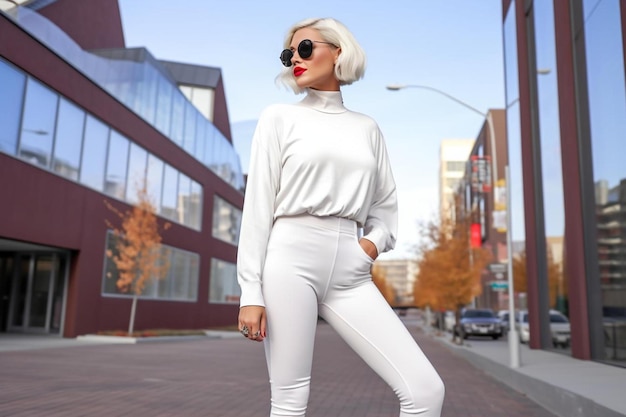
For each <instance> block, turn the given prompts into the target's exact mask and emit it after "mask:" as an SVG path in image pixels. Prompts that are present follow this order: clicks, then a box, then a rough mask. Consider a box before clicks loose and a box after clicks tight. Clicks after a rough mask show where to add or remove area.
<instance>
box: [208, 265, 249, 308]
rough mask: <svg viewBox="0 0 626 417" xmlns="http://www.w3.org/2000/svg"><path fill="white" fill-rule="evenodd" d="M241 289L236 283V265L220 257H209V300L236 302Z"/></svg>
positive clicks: (214, 301) (212, 301)
mask: <svg viewBox="0 0 626 417" xmlns="http://www.w3.org/2000/svg"><path fill="white" fill-rule="evenodd" d="M240 297H241V289H240V288H239V284H238V283H237V265H235V264H234V263H231V262H226V261H222V260H221V259H215V258H213V259H211V281H210V284H209V302H210V303H226V304H238V303H239V298H240Z"/></svg>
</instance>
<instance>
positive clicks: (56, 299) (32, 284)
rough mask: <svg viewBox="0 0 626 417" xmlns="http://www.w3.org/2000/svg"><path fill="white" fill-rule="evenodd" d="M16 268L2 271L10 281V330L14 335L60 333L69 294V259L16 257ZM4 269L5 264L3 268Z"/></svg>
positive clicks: (49, 255)
mask: <svg viewBox="0 0 626 417" xmlns="http://www.w3.org/2000/svg"><path fill="white" fill-rule="evenodd" d="M7 259H8V258H6V257H5V258H4V260H5V263H7V265H8V264H9V263H10V264H11V266H12V267H8V266H7V268H5V270H4V271H2V270H1V269H0V273H2V272H4V277H1V276H0V278H2V281H7V280H8V281H9V282H10V283H9V285H8V287H9V288H10V290H9V291H10V293H9V295H8V298H9V303H8V304H9V305H8V314H7V321H6V323H7V325H6V330H7V331H10V332H32V333H59V332H60V331H61V324H62V322H63V320H62V314H63V299H64V294H65V281H66V275H67V274H66V266H67V261H68V259H67V255H64V254H59V253H16V254H14V256H13V259H12V262H10V261H8V260H7ZM0 266H1V264H0Z"/></svg>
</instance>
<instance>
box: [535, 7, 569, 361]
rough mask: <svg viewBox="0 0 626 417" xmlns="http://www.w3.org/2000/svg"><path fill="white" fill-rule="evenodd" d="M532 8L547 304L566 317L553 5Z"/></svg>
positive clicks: (563, 336)
mask: <svg viewBox="0 0 626 417" xmlns="http://www.w3.org/2000/svg"><path fill="white" fill-rule="evenodd" d="M533 8H534V9H533V17H534V27H535V56H536V61H537V74H536V77H537V102H538V115H539V140H540V146H541V171H542V184H543V213H544V224H545V236H546V252H547V253H546V260H547V277H548V285H549V288H548V291H549V303H550V308H551V309H556V310H559V311H560V312H561V313H564V314H565V315H567V314H568V312H567V280H566V279H565V278H564V275H563V274H564V268H563V259H564V245H563V243H564V235H565V209H564V205H563V171H562V169H561V134H560V126H559V96H558V88H557V62H556V41H555V35H554V33H555V27H554V2H553V1H552V0H536V1H535V2H534V3H533ZM555 317H560V316H555ZM553 327H555V326H553ZM560 327H561V329H560V330H558V331H559V332H561V334H558V335H557V334H555V335H553V336H554V337H553V339H554V343H555V347H561V348H566V349H567V350H566V352H567V353H571V352H570V350H569V344H570V343H569V341H570V332H569V330H566V329H565V327H566V326H564V325H563V326H560ZM555 329H556V327H555ZM556 331H557V330H555V332H556ZM566 333H567V334H566ZM559 338H560V339H562V340H563V341H561V340H560V339H559Z"/></svg>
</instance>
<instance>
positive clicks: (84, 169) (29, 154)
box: [0, 59, 203, 230]
mask: <svg viewBox="0 0 626 417" xmlns="http://www.w3.org/2000/svg"><path fill="white" fill-rule="evenodd" d="M16 74H17V75H16ZM0 75H1V76H6V78H0V87H3V88H5V87H6V91H7V94H6V95H5V94H4V91H2V94H1V95H0V110H4V112H3V113H2V114H0V121H3V122H6V126H5V125H2V128H1V129H0V138H4V139H2V142H0V150H1V151H4V152H7V153H9V154H11V155H14V156H15V155H16V152H19V155H20V157H21V158H22V159H27V160H29V161H31V162H32V163H34V164H36V165H39V166H40V167H41V168H45V169H48V170H50V171H52V172H54V173H56V174H58V175H61V176H64V177H65V178H68V179H70V180H73V181H78V182H80V183H81V184H83V185H86V186H88V187H91V188H93V189H94V190H97V191H99V192H103V193H105V194H108V195H109V196H112V197H115V198H118V199H120V200H122V201H127V202H129V203H131V204H133V203H135V202H136V201H137V198H136V197H137V189H138V188H137V187H138V186H143V183H144V180H145V179H146V178H148V184H147V187H148V191H149V195H150V198H151V199H152V201H153V203H154V206H155V208H156V210H157V213H160V214H162V215H164V216H165V217H167V218H169V219H170V220H173V221H175V222H177V223H181V224H183V225H185V226H188V227H191V228H193V229H196V230H201V213H202V203H203V189H202V185H200V184H199V183H197V182H196V181H194V180H193V179H191V178H189V177H187V176H184V177H183V181H185V185H184V192H183V193H182V194H181V195H178V175H179V172H178V170H176V169H175V168H173V167H171V166H168V171H167V178H166V180H167V181H166V180H165V179H164V178H163V177H164V167H165V164H164V163H163V161H162V160H160V159H159V158H157V157H156V156H154V155H152V154H150V153H149V152H148V151H146V150H145V149H144V148H142V147H140V146H139V145H137V144H136V143H134V142H131V141H129V140H128V139H127V138H125V137H124V136H122V135H121V134H120V133H119V132H117V131H115V130H113V129H111V128H110V127H109V126H107V125H106V124H104V123H102V122H101V121H100V120H99V119H97V118H95V117H93V116H92V115H91V114H88V113H86V112H85V111H84V110H82V109H81V108H79V107H77V106H76V105H75V104H74V103H72V102H70V101H69V100H67V99H66V98H65V97H62V96H60V95H58V94H57V93H55V92H53V91H52V90H50V89H48V88H47V87H45V86H43V85H42V84H41V83H39V82H38V81H35V80H33V79H32V78H30V77H27V76H25V75H24V74H21V73H20V72H19V71H18V70H16V69H13V68H12V67H11V66H10V65H8V64H7V63H5V61H3V60H2V59H0ZM5 80H8V81H11V84H10V85H6V86H5V85H4V82H5ZM15 86H18V87H19V88H14V87H15ZM25 86H26V87H27V89H29V91H27V92H25V91H24V90H25V88H24V87H25ZM22 103H23V105H22ZM22 108H24V114H23V115H22ZM5 116H7V119H6V120H4V118H5ZM9 116H10V119H9V118H8V117H9ZM20 121H22V123H21V125H22V129H21V137H20V136H19V135H18V129H17V127H18V126H19V125H20ZM5 148H6V150H5ZM16 148H19V151H17V150H16ZM11 149H13V150H11ZM50 161H52V162H50ZM105 178H106V181H105ZM168 181H169V182H168ZM164 182H166V183H167V186H166V187H165V186H164ZM164 189H165V195H164V191H163V190H164ZM179 199H180V203H179V202H178V200H179ZM162 204H165V205H164V206H162ZM177 210H180V215H179V214H178V211H177Z"/></svg>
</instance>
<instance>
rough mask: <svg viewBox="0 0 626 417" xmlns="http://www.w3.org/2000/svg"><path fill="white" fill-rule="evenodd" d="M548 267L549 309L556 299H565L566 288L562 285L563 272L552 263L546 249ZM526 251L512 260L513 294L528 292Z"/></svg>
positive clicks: (551, 258)
mask: <svg viewBox="0 0 626 417" xmlns="http://www.w3.org/2000/svg"><path fill="white" fill-rule="evenodd" d="M546 261H547V266H548V292H549V297H550V299H549V302H550V307H551V308H555V307H556V306H557V297H559V296H560V297H565V296H566V293H567V287H566V286H565V285H564V284H563V282H564V280H563V271H562V268H561V265H559V264H558V263H556V262H555V261H554V256H552V251H551V250H550V248H548V250H547V253H546ZM526 262H527V257H526V251H525V250H524V251H522V252H521V253H519V254H518V255H516V256H515V257H514V258H513V288H515V292H523V293H525V292H528V273H527V269H526Z"/></svg>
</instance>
